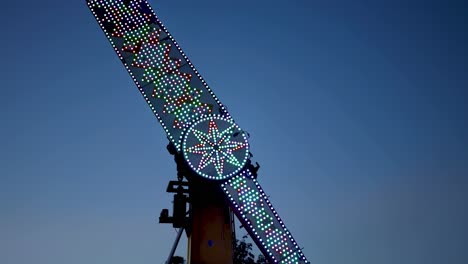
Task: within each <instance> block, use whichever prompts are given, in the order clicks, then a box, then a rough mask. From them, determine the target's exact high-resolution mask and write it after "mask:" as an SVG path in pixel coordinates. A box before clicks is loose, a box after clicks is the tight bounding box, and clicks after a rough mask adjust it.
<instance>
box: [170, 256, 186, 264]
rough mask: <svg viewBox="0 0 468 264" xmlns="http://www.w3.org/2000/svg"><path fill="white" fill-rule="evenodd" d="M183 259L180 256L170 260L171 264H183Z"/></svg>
mask: <svg viewBox="0 0 468 264" xmlns="http://www.w3.org/2000/svg"><path fill="white" fill-rule="evenodd" d="M184 263H185V261H184V258H183V257H180V256H173V257H172V258H171V264H184Z"/></svg>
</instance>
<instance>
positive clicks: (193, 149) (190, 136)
mask: <svg viewBox="0 0 468 264" xmlns="http://www.w3.org/2000/svg"><path fill="white" fill-rule="evenodd" d="M182 152H183V154H184V158H185V160H186V161H187V163H188V165H189V166H190V168H192V170H193V171H195V172H196V173H197V174H198V175H200V176H202V177H204V178H208V179H212V180H224V179H227V178H229V177H232V176H234V175H236V174H237V173H238V172H239V171H240V170H241V169H242V168H243V167H244V166H245V163H246V162H247V158H248V156H249V143H248V141H247V137H246V135H245V132H244V131H242V130H241V129H240V127H239V126H238V125H236V124H235V123H234V122H233V121H232V120H231V119H227V118H224V117H221V116H217V115H210V116H207V117H203V118H201V119H200V120H198V121H197V122H195V123H194V124H193V125H192V126H191V127H190V128H189V129H188V130H187V132H186V133H185V136H184V140H183V142H182Z"/></svg>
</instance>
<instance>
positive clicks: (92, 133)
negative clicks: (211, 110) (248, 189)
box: [0, 0, 468, 264]
mask: <svg viewBox="0 0 468 264" xmlns="http://www.w3.org/2000/svg"><path fill="white" fill-rule="evenodd" d="M463 2H464V1H360V0H359V1H305V0H304V1H296V0H289V1H279V0H278V1H271V0H270V1H266V0H256V1H252V0H237V1H220V0H216V1H215V0H198V1H188V0H180V1H158V0H151V1H150V3H151V4H152V6H153V7H154V9H155V10H156V13H157V14H158V16H159V17H160V18H161V19H162V21H163V22H164V23H165V25H166V26H167V27H168V29H169V30H170V31H171V32H172V34H173V36H174V37H175V38H176V39H177V41H178V42H179V43H180V45H181V46H182V48H183V49H184V51H185V52H186V53H187V55H188V56H189V57H190V58H191V61H192V62H193V63H194V65H195V66H196V67H197V69H198V70H199V71H200V73H201V74H202V75H203V76H204V78H205V79H206V80H207V82H208V83H209V84H210V86H211V87H212V88H213V90H214V91H215V93H216V94H217V96H218V97H219V98H220V99H221V101H222V102H223V103H224V104H225V105H227V106H228V107H229V111H230V113H231V114H232V115H233V116H234V117H235V119H236V121H237V122H238V123H239V125H240V126H241V127H242V128H243V129H245V130H247V131H249V132H250V134H251V148H252V152H253V154H254V155H255V157H254V158H255V160H256V161H258V162H259V163H260V164H261V166H262V167H261V169H260V172H259V174H260V175H259V181H260V183H261V184H262V186H263V187H264V189H265V191H266V192H267V193H268V194H269V195H270V198H271V201H272V203H273V205H274V206H275V208H276V209H277V211H278V212H279V214H280V215H281V217H282V218H283V220H284V221H285V223H286V225H287V226H288V228H289V229H290V230H291V232H292V233H293V235H294V236H295V238H296V240H297V241H298V242H299V244H300V245H301V246H303V247H304V253H305V254H306V256H307V257H308V258H309V260H310V261H312V263H315V264H376V263H379V264H394V263H399V264H440V263H448V264H466V263H468V226H467V223H468V205H467V203H468V124H467V123H468V118H467V113H468V109H467V106H466V104H467V100H468V90H467V89H468V67H467V66H468V63H467V61H468V49H467V47H468V27H467V25H468V15H467V14H468V8H467V5H466V4H464V3H463ZM0 27H1V32H2V41H1V42H2V59H3V63H2V64H0V77H1V79H0V84H1V95H0V100H1V104H0V108H1V111H0V118H1V119H0V120H1V129H0V150H1V151H0V263H2V264H29V263H35V264H63V263H67V264H83V263H112V264H128V263H139V264H146V263H148V264H150V263H151V264H154V263H163V261H164V260H165V258H166V256H167V254H168V252H169V249H170V247H171V245H172V242H173V239H174V238H175V235H176V234H175V231H174V230H173V229H172V228H171V227H170V226H169V225H160V224H158V223H157V217H158V216H159V212H160V210H161V209H162V208H167V207H171V204H170V202H171V200H172V198H171V197H172V196H171V195H170V194H167V193H165V188H166V185H167V181H168V180H171V179H174V178H175V164H174V162H173V160H172V158H171V156H170V155H169V154H168V153H167V151H166V149H165V147H166V144H167V140H166V139H165V135H164V133H163V130H162V128H161V127H160V125H159V124H158V123H157V120H156V118H155V117H154V116H153V115H152V113H151V111H150V110H149V108H148V107H147V105H146V103H145V102H144V100H143V99H142V97H141V95H140V94H139V92H138V90H137V89H136V88H135V86H134V85H133V83H132V81H131V79H130V77H129V76H128V74H127V73H126V71H125V69H124V67H123V66H122V65H121V63H120V61H119V60H118V58H117V56H116V55H115V54H114V51H113V50H112V48H111V46H110V44H109V43H108V41H107V40H106V38H105V37H104V34H103V33H102V32H101V29H100V28H99V26H98V25H97V23H96V21H95V19H94V18H93V16H92V15H91V13H90V11H89V10H88V8H87V6H86V5H85V1H84V0H83V1H79V0H77V1H63V0H43V1H32V0H26V1H4V3H2V8H1V10H0ZM184 243H185V242H184ZM180 254H185V253H184V252H183V250H182V251H181V252H180Z"/></svg>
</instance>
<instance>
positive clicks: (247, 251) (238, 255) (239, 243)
mask: <svg viewBox="0 0 468 264" xmlns="http://www.w3.org/2000/svg"><path fill="white" fill-rule="evenodd" d="M247 237H248V236H247V235H244V236H243V237H242V239H241V240H239V239H236V245H235V247H234V264H268V262H267V260H266V259H265V257H264V256H263V255H258V258H257V261H255V255H254V254H253V253H252V243H248V242H247V241H245V240H246V239H247Z"/></svg>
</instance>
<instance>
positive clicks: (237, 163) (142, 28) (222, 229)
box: [87, 0, 309, 264]
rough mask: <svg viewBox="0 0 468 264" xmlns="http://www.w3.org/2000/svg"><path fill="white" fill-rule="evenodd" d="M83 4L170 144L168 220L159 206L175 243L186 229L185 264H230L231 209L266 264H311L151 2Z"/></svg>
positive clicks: (234, 128)
mask: <svg viewBox="0 0 468 264" xmlns="http://www.w3.org/2000/svg"><path fill="white" fill-rule="evenodd" d="M87 4H88V6H89V8H90V10H91V11H92V13H93V15H94V16H95V18H96V20H97V22H98V23H99V25H100V26H101V28H102V30H103V31H104V33H105V35H106V36H107V38H108V40H109V41H110V43H111V44H112V47H113V48H114V50H115V52H116V53H117V55H118V56H119V58H120V60H121V61H122V63H123V64H124V66H125V68H126V69H127V71H128V73H129V74H130V76H131V78H132V79H133V81H134V82H135V84H136V86H137V87H138V89H139V91H140V92H141V94H142V95H143V98H144V99H145V101H146V102H147V104H148V106H149V107H150V108H151V110H152V111H153V113H154V115H155V116H156V118H157V119H158V120H159V122H160V123H161V125H162V127H163V129H164V131H165V132H166V134H167V137H168V139H169V141H170V143H169V145H168V150H169V152H170V153H171V154H172V155H174V157H175V161H176V163H177V170H178V173H177V174H178V181H170V182H169V186H168V188H167V191H168V192H173V193H175V195H174V208H173V216H172V217H170V216H169V212H168V210H167V209H164V210H163V211H162V212H161V216H160V222H161V223H172V224H173V226H174V227H178V228H180V229H179V230H180V231H179V234H178V239H179V238H180V235H181V234H182V230H184V229H185V230H186V232H187V236H188V241H189V245H188V262H189V263H193V264H195V263H213V264H215V263H216V264H217V263H232V256H233V251H232V247H233V240H234V239H235V238H234V228H233V217H232V212H234V214H235V215H236V216H237V218H238V219H239V221H240V222H241V224H242V226H243V227H244V228H245V229H246V230H247V232H248V233H249V234H250V236H251V237H252V239H253V241H254V242H255V243H256V244H257V246H258V248H259V249H260V250H261V251H262V253H263V255H264V256H265V257H266V259H267V260H268V261H269V262H270V263H309V262H308V261H307V259H306V257H305V256H304V254H303V253H302V251H301V248H300V247H299V245H298V244H297V243H296V241H295V240H294V238H293V237H292V235H291V233H290V232H289V231H288V229H287V228H286V226H285V225H284V223H283V221H282V220H281V218H280V217H279V215H278V214H277V213H276V211H275V209H274V208H273V206H272V205H271V203H270V202H269V200H268V198H267V195H266V194H265V193H264V191H263V190H262V188H261V187H260V185H259V183H258V181H257V180H256V178H257V170H258V168H259V166H258V164H257V166H253V165H252V164H251V159H250V158H251V156H252V155H251V154H250V152H249V143H248V134H247V133H246V132H244V131H243V130H242V129H241V128H240V127H239V126H238V125H237V124H236V123H235V121H234V119H233V118H232V117H231V115H230V114H229V112H228V111H227V109H226V108H225V107H224V106H223V104H222V103H221V102H220V101H219V99H218V98H217V97H216V95H215V94H214V93H213V91H212V90H211V88H210V87H209V86H208V85H207V83H206V82H205V80H204V79H203V78H202V77H201V76H200V74H199V73H198V72H197V70H196V69H195V67H194V66H193V64H192V63H191V62H190V60H189V59H188V58H187V57H186V56H185V54H184V52H183V51H182V50H181V48H180V47H179V45H178V44H177V42H176V41H175V39H174V38H173V37H172V36H171V34H170V33H169V32H168V31H167V29H166V28H165V27H164V25H163V24H162V23H161V21H160V20H159V19H158V18H157V16H156V15H155V13H154V11H153V10H152V8H151V7H150V5H149V3H148V2H147V1H145V0H120V1H119V0H87ZM184 178H185V179H187V181H184ZM187 203H188V204H189V208H190V209H189V211H188V213H187V211H186V204H187ZM178 239H177V240H176V243H175V246H174V247H173V250H172V252H171V254H170V256H171V255H172V254H173V251H174V249H175V247H176V246H177V242H178Z"/></svg>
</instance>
